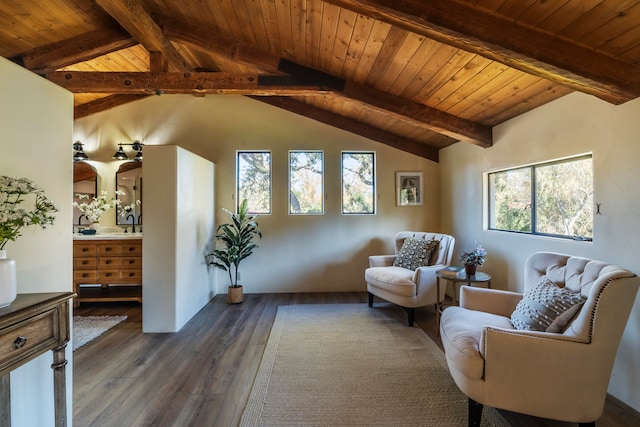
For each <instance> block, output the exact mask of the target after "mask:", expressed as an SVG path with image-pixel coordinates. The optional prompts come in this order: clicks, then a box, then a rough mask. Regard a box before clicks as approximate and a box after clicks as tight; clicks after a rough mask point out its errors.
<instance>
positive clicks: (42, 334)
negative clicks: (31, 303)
mask: <svg viewBox="0 0 640 427" xmlns="http://www.w3.org/2000/svg"><path fill="white" fill-rule="evenodd" d="M55 323H56V319H55V310H50V311H48V312H46V313H43V314H41V315H40V316H38V318H36V319H35V320H34V319H28V320H25V321H23V322H20V323H17V324H16V325H14V326H12V327H9V328H6V329H5V330H3V331H2V335H0V368H4V367H5V365H6V364H8V363H10V362H11V361H15V360H16V359H19V358H21V357H22V355H21V353H24V357H27V356H28V355H30V354H31V353H33V352H34V351H37V350H38V349H40V348H41V347H47V346H48V345H50V344H51V343H52V342H55V341H57V339H58V337H57V336H56V330H55V328H54V325H55Z"/></svg>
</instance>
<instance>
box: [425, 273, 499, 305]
mask: <svg viewBox="0 0 640 427" xmlns="http://www.w3.org/2000/svg"><path fill="white" fill-rule="evenodd" d="M440 279H444V280H448V281H450V282H451V283H453V305H458V286H457V285H458V284H465V283H466V284H467V285H468V286H471V285H472V284H473V283H486V284H487V288H489V289H491V276H489V275H488V274H487V273H482V272H480V271H478V272H476V274H474V275H467V274H466V273H464V274H463V275H462V276H460V277H451V276H449V275H445V274H442V273H441V272H440V271H436V285H437V292H438V295H440Z"/></svg>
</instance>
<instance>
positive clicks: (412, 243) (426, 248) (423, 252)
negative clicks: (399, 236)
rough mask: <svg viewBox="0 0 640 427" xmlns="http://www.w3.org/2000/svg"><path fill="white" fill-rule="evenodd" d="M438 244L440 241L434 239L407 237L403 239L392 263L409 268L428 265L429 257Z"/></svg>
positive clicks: (413, 268)
mask: <svg viewBox="0 0 640 427" xmlns="http://www.w3.org/2000/svg"><path fill="white" fill-rule="evenodd" d="M439 244H440V241H439V240H435V239H431V240H424V239H415V238H413V237H407V238H406V239H404V243H403V244H402V248H401V249H400V252H398V254H397V255H396V259H395V261H394V262H393V265H394V266H395V267H402V268H407V269H409V270H415V269H416V268H418V267H423V266H425V265H429V259H431V255H432V254H433V252H434V251H435V250H436V248H437V247H438V245H439Z"/></svg>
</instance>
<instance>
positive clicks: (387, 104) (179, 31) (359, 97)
mask: <svg viewBox="0 0 640 427" xmlns="http://www.w3.org/2000/svg"><path fill="white" fill-rule="evenodd" d="M163 28H164V31H165V32H166V34H167V36H168V37H170V38H171V39H174V40H177V41H179V42H181V43H187V44H190V45H191V46H194V47H196V48H199V49H202V50H206V51H208V52H212V53H215V54H217V55H220V56H224V57H225V58H228V59H231V60H233V61H236V62H239V63H241V64H244V65H250V66H254V67H255V66H258V67H260V68H261V69H263V70H264V71H267V72H283V71H288V70H286V69H283V68H282V66H281V64H282V62H283V61H282V59H280V58H278V57H276V56H273V55H270V54H268V53H266V52H262V51H261V50H259V49H256V48H254V47H252V46H249V45H247V44H244V43H242V42H240V41H238V40H234V39H229V38H226V37H221V36H220V35H219V34H218V33H216V32H215V31H212V30H209V29H206V28H201V27H197V26H193V25H186V24H182V23H180V22H177V21H175V20H171V19H165V20H163ZM335 93H336V95H337V96H341V97H344V98H346V99H350V100H355V101H358V102H361V103H366V104H368V105H369V106H370V107H371V108H373V109H376V110H378V111H384V112H385V113H387V114H392V115H394V116H395V118H396V119H398V120H402V121H404V122H408V123H411V124H412V125H417V126H424V127H426V128H428V129H430V130H433V131H436V132H438V133H442V134H445V135H447V136H450V137H452V138H454V139H456V140H460V141H465V142H469V143H472V144H475V145H479V146H481V147H490V146H491V145H492V141H493V140H492V132H491V128H490V127H488V126H482V125H479V124H477V123H474V122H471V121H469V120H464V119H461V118H458V117H455V116H453V115H450V114H447V113H444V112H442V111H438V110H436V109H434V108H430V107H428V106H425V105H423V104H420V103H417V102H411V101H408V100H407V99H404V98H399V97H395V96H392V95H389V94H387V93H385V92H382V91H379V90H376V89H374V88H371V87H364V86H361V85H358V84H356V83H353V82H345V87H344V90H342V91H336V92H335Z"/></svg>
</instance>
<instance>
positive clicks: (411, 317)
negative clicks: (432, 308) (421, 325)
mask: <svg viewBox="0 0 640 427" xmlns="http://www.w3.org/2000/svg"><path fill="white" fill-rule="evenodd" d="M407 315H408V316H409V326H413V321H414V320H415V318H416V309H415V308H413V307H411V308H407Z"/></svg>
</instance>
